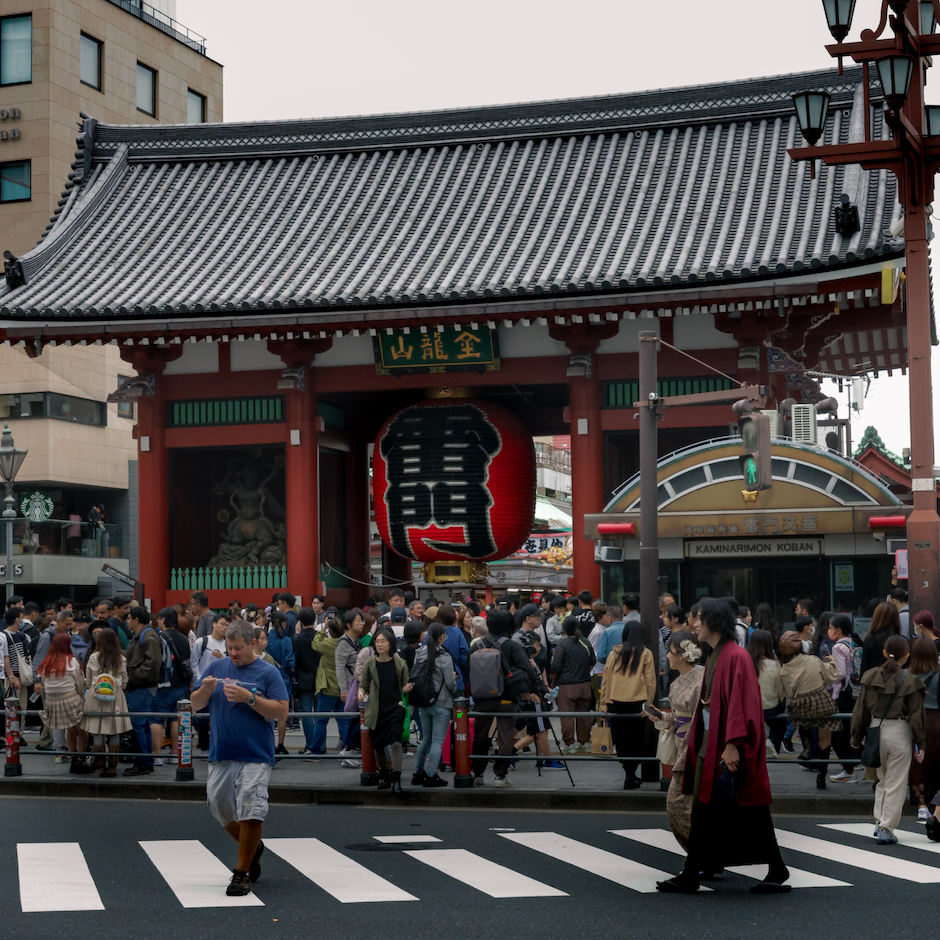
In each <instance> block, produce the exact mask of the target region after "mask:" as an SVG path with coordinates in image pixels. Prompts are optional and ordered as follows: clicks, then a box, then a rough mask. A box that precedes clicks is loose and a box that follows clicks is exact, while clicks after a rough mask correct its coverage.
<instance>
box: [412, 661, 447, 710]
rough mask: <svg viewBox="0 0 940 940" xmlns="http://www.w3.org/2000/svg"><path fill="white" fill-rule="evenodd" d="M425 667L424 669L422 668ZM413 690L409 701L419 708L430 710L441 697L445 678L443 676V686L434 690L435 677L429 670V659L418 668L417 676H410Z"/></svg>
mask: <svg viewBox="0 0 940 940" xmlns="http://www.w3.org/2000/svg"><path fill="white" fill-rule="evenodd" d="M422 667H423V668H422ZM410 681H411V684H412V685H413V686H414V688H412V690H411V693H410V695H409V696H408V701H409V702H410V703H411V704H412V705H417V706H418V708H430V707H431V706H432V705H434V704H435V703H436V702H437V700H438V699H439V698H440V696H441V690H442V689H443V688H444V677H443V676H441V684H440V685H439V686H438V687H437V688H436V689H435V688H434V676H433V674H432V673H431V671H430V670H429V669H428V661H427V659H425V660H424V662H423V663H422V664H421V667H419V668H418V675H417V676H414V675H412V676H410Z"/></svg>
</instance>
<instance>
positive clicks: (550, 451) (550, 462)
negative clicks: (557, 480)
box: [534, 441, 571, 473]
mask: <svg viewBox="0 0 940 940" xmlns="http://www.w3.org/2000/svg"><path fill="white" fill-rule="evenodd" d="M534 444H535V462H536V464H537V465H538V466H540V467H550V468H551V469H552V470H561V471H562V472H563V473H571V453H570V452H569V451H567V450H562V449H561V448H560V447H552V445H551V444H543V443H542V442H541V441H534Z"/></svg>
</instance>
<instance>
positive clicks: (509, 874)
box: [405, 849, 568, 898]
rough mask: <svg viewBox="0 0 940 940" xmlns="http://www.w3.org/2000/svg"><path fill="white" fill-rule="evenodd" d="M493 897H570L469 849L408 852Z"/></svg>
mask: <svg viewBox="0 0 940 940" xmlns="http://www.w3.org/2000/svg"><path fill="white" fill-rule="evenodd" d="M405 855H410V856H411V857H412V858H416V859H417V860H418V861H419V862H424V864H425V865H430V866H431V867H432V868H436V869H437V870H438V871H439V872H441V873H442V874H445V875H450V877H451V878H456V879H457V881H462V882H463V883H464V884H466V885H468V886H469V887H471V888H476V889H477V890H478V891H482V892H483V893H484V894H488V895H489V896H490V897H491V898H566V897H568V895H567V894H566V893H565V892H564V891H559V890H558V889H557V888H553V887H551V886H550V885H546V884H543V883H542V882H541V881H536V880H535V879H534V878H529V877H528V876H527V875H520V874H519V872H517V871H513V870H512V869H511V868H505V867H503V866H502V865H497V864H496V862H491V861H490V860H489V859H486V858H483V857H482V856H480V855H476V854H474V853H473V852H468V851H467V850H466V849H416V850H414V851H411V852H405Z"/></svg>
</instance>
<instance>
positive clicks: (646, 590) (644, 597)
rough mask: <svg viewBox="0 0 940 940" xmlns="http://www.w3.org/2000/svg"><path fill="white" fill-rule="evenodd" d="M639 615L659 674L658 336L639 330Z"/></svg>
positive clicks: (650, 331) (648, 331) (660, 644)
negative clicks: (656, 407) (640, 403)
mask: <svg viewBox="0 0 940 940" xmlns="http://www.w3.org/2000/svg"><path fill="white" fill-rule="evenodd" d="M639 339H640V401H641V402H642V405H641V407H640V617H641V620H642V622H643V633H644V635H645V637H646V645H647V648H648V649H649V650H650V652H652V654H653V659H654V661H655V663H656V673H657V675H658V674H659V648H660V646H662V643H661V641H660V637H659V531H658V519H657V516H658V509H659V505H658V503H659V501H658V499H657V487H658V484H659V481H658V479H657V467H656V465H657V456H658V455H657V450H658V443H657V429H656V420H657V419H656V409H655V406H656V389H657V380H656V356H657V353H658V351H659V335H658V334H657V333H655V332H653V331H652V330H642V331H641V332H640V337H639Z"/></svg>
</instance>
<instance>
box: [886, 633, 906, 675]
mask: <svg viewBox="0 0 940 940" xmlns="http://www.w3.org/2000/svg"><path fill="white" fill-rule="evenodd" d="M910 651H911V644H910V643H908V642H907V640H906V639H905V638H904V637H903V636H899V635H898V634H896V633H895V634H894V635H892V636H889V637H888V641H887V642H886V643H885V649H884V655H885V661H884V664H883V665H882V667H881V671H882V672H883V673H884V674H885V675H886V676H892V675H894V673H896V672H898V671H900V669H901V665H900V663H899V662H898V660H899V659H904V657H905V656H907V654H908V653H910Z"/></svg>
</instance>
